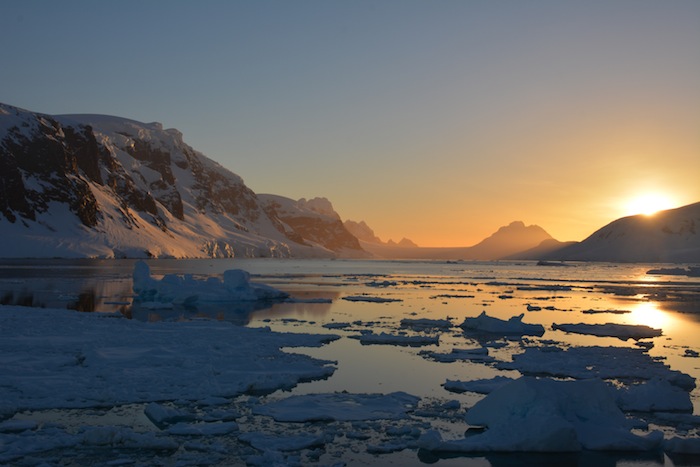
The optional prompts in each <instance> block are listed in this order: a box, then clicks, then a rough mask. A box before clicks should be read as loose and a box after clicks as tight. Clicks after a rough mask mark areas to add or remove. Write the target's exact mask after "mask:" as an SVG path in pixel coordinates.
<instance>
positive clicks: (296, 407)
mask: <svg viewBox="0 0 700 467" xmlns="http://www.w3.org/2000/svg"><path fill="white" fill-rule="evenodd" d="M419 401H420V398H419V397H416V396H412V395H410V394H406V393H405V392H393V393H391V394H348V393H333V394H308V395H300V396H291V397H288V398H286V399H281V400H279V401H275V402H270V403H269V404H265V405H261V406H257V407H254V408H253V413H255V414H257V415H269V416H270V417H272V418H274V419H275V420H277V421H278V422H309V421H333V420H337V421H350V420H393V419H400V418H404V417H405V416H406V412H407V411H408V410H413V409H415V407H416V405H417V404H418V402H419Z"/></svg>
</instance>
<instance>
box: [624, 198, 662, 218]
mask: <svg viewBox="0 0 700 467" xmlns="http://www.w3.org/2000/svg"><path fill="white" fill-rule="evenodd" d="M673 207H674V202H673V200H672V199H671V198H670V197H669V196H668V195H665V194H663V193H645V194H642V195H638V196H635V197H634V198H630V199H629V200H628V201H627V202H626V203H625V208H624V209H625V212H626V213H627V215H629V216H634V215H637V214H643V215H645V216H652V215H654V214H656V213H657V212H659V211H663V210H664V209H671V208H673Z"/></svg>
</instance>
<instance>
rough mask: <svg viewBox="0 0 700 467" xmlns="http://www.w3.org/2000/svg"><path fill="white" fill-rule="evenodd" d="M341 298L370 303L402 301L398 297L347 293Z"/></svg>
mask: <svg viewBox="0 0 700 467" xmlns="http://www.w3.org/2000/svg"><path fill="white" fill-rule="evenodd" d="M343 300H347V301H348V302H371V303H390V302H402V301H403V300H401V299H400V298H387V297H372V296H369V295H349V296H347V297H343Z"/></svg>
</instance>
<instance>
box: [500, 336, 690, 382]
mask: <svg viewBox="0 0 700 467" xmlns="http://www.w3.org/2000/svg"><path fill="white" fill-rule="evenodd" d="M497 366H498V368H500V369H503V370H518V371H520V372H521V373H524V374H529V375H549V376H557V377H569V378H575V379H587V378H602V379H623V380H630V379H631V380H650V379H654V378H661V379H665V380H667V381H668V382H669V383H671V384H673V385H675V386H678V387H680V388H682V389H684V390H686V391H691V390H692V389H693V388H695V378H693V377H691V376H690V375H687V374H685V373H681V372H680V371H678V370H671V369H670V368H669V367H668V366H667V365H665V364H664V363H663V362H660V361H658V360H655V359H653V358H652V357H650V356H649V354H647V353H646V351H645V350H644V349H636V348H627V347H599V346H592V347H571V348H568V349H561V348H559V347H528V348H526V349H525V351H524V352H523V353H520V354H516V355H513V361H512V362H498V363H497Z"/></svg>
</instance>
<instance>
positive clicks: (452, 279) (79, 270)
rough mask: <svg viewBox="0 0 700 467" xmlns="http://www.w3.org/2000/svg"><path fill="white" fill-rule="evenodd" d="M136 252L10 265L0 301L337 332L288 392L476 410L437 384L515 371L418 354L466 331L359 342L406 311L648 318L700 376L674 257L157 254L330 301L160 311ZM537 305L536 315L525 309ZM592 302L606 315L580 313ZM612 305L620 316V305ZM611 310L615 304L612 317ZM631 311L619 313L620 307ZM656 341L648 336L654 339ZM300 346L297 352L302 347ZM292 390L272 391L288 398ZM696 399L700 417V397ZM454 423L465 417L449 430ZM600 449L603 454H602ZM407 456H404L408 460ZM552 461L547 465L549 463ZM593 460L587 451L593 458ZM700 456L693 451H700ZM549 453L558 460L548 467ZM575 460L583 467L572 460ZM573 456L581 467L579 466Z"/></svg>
mask: <svg viewBox="0 0 700 467" xmlns="http://www.w3.org/2000/svg"><path fill="white" fill-rule="evenodd" d="M133 264H134V261H131V260H79V261H73V260H71V261H68V260H50V261H27V260H22V261H7V260H4V261H1V262H0V301H1V302H2V303H3V304H19V305H28V306H37V307H52V308H53V307H60V308H71V309H76V310H79V311H84V312H119V313H122V314H124V315H126V316H128V317H130V318H133V319H140V320H146V321H155V320H180V319H192V318H195V317H208V318H211V319H221V320H227V321H232V322H234V323H238V324H241V325H247V326H269V327H271V328H272V329H273V330H278V331H285V332H314V333H333V334H340V335H342V336H344V337H346V338H342V339H339V340H337V341H335V342H333V343H331V344H329V345H327V346H324V347H322V348H317V349H302V350H301V351H302V352H304V353H308V354H309V355H312V356H314V357H318V358H322V359H328V360H335V361H337V362H338V370H337V371H336V373H335V374H334V375H333V376H332V377H331V378H329V379H328V380H325V381H317V382H311V383H304V384H301V385H299V386H298V387H297V388H296V389H295V390H294V391H293V393H295V394H303V393H316V392H332V391H342V390H346V391H349V392H384V393H387V392H392V391H406V392H409V393H412V394H415V395H418V396H421V397H424V398H435V399H448V400H449V399H457V400H460V402H462V403H463V404H464V405H465V406H471V405H473V404H474V403H475V402H476V401H478V400H479V399H480V398H482V397H483V396H479V395H476V394H470V393H466V394H452V393H448V392H447V391H445V390H444V389H443V388H442V387H441V384H442V383H444V382H445V380H446V379H457V380H471V379H478V378H490V377H493V376H495V375H497V374H505V375H510V376H514V377H515V376H517V375H518V373H517V372H503V371H498V370H496V369H494V368H492V367H490V366H486V365H483V364H478V363H471V362H455V363H449V364H444V363H437V362H434V361H430V360H427V359H425V358H423V357H422V356H420V355H419V352H420V351H421V350H425V349H428V350H439V351H440V352H449V350H450V348H465V347H470V346H471V345H469V344H467V343H465V339H464V335H463V334H461V333H454V334H453V333H451V332H446V333H444V334H441V336H440V345H439V349H438V348H437V347H436V346H428V347H421V348H413V347H403V346H395V345H362V344H360V342H359V341H358V340H357V339H352V338H349V337H348V336H349V335H351V334H357V330H359V331H362V330H372V331H373V332H375V333H379V332H382V331H384V332H389V333H394V334H395V333H397V331H398V330H400V321H401V320H402V319H404V318H413V319H415V318H431V319H445V318H449V319H451V320H452V321H453V323H455V325H458V324H460V323H461V322H462V321H463V320H464V318H465V317H468V316H477V315H478V314H479V313H481V312H482V311H486V312H487V313H488V314H489V315H492V316H497V317H499V318H503V319H507V318H510V317H511V316H514V315H519V314H521V313H524V314H525V317H524V321H525V322H528V323H540V324H542V325H544V327H545V329H546V333H545V335H544V336H543V337H542V339H547V340H551V341H554V342H556V343H559V344H561V345H582V346H588V345H598V346H634V345H635V341H633V340H621V339H618V338H615V337H594V336H584V335H576V334H567V333H564V332H561V331H554V330H552V324H553V323H559V324H561V323H623V324H644V325H648V326H651V327H654V328H660V329H662V330H663V336H661V337H658V338H655V339H653V340H652V341H653V343H654V346H653V348H652V349H651V350H650V354H651V355H652V356H656V357H660V358H664V359H665V362H666V363H667V364H668V365H670V366H671V368H673V369H675V370H680V371H682V372H684V373H688V374H690V375H691V376H693V377H694V378H696V379H698V380H700V359H699V358H692V357H690V356H688V354H687V352H686V351H688V350H690V351H697V352H700V339H699V338H698V336H700V277H686V276H670V275H648V274H646V272H647V271H648V270H649V269H651V268H659V267H678V266H679V265H665V266H664V265H644V264H623V265H619V264H586V263H571V264H570V265H567V266H538V265H536V264H535V263H532V262H519V263H516V262H498V263H486V262H456V263H449V262H444V261H443V262H414V261H356V260H347V261H346V260H333V261H330V260H267V259H259V260H152V261H148V264H149V265H150V267H151V271H152V274H153V275H154V276H160V275H163V274H168V273H179V274H182V273H191V274H195V275H197V276H212V275H219V274H221V273H223V271H225V270H227V269H232V268H240V269H245V270H247V271H249V272H250V273H251V274H252V275H253V277H254V280H255V281H259V282H262V283H266V284H269V285H272V286H275V287H277V288H279V289H282V290H285V291H287V292H289V293H290V294H291V295H292V296H293V297H296V298H299V299H319V298H324V299H330V303H279V304H276V305H273V306H271V307H268V308H265V309H257V310H256V309H252V308H246V307H232V306H224V305H218V306H207V307H199V308H196V309H193V308H190V309H175V310H168V311H161V310H159V311H153V310H145V309H139V308H138V307H135V306H132V304H131V301H132V298H133V296H132V292H131V286H132V284H131V273H132V270H133ZM349 295H368V296H372V297H383V298H392V299H397V300H398V301H395V302H391V303H371V302H350V301H346V300H343V299H342V298H343V297H345V296H349ZM536 308H540V309H539V310H538V311H529V310H535V309H536ZM588 310H594V311H597V312H598V313H583V312H584V311H588ZM613 310H614V311H617V312H616V313H612V312H611V311H613ZM606 311H607V312H606ZM623 312H624V313H623ZM329 323H334V324H337V323H352V327H351V329H354V330H355V332H352V331H339V330H336V329H328V328H326V327H324V325H326V324H329ZM647 341H649V340H648V339H647ZM297 351H298V350H297ZM519 351H520V348H519V347H518V345H517V344H514V345H508V346H506V347H504V348H503V349H499V350H496V351H494V352H492V355H495V356H496V357H497V358H498V359H505V360H508V359H509V358H510V354H512V353H514V352H519ZM288 395H289V393H285V394H278V395H274V394H273V395H272V396H271V397H272V398H274V397H286V396H288ZM691 398H692V400H693V404H694V407H695V414H700V393H699V391H698V389H696V390H695V391H694V392H693V393H692V394H691ZM444 429H445V430H446V431H449V430H454V431H455V433H457V434H458V435H459V430H463V429H464V426H459V425H457V426H455V425H454V424H453V425H451V426H445V427H444ZM603 457H605V456H603ZM603 457H596V458H595V459H593V460H592V461H591V462H592V463H591V464H590V465H597V464H600V462H602V463H603V464H605V465H664V463H666V465H672V464H671V463H669V462H670V461H669V460H668V459H663V458H662V459H659V458H654V459H651V460H649V459H640V458H633V459H631V460H629V459H628V460H625V459H624V458H621V457H619V456H617V457H616V456H613V457H612V458H609V457H605V459H603ZM380 459H384V460H386V461H387V462H388V461H392V462H395V463H398V464H401V463H402V462H403V461H405V462H409V461H410V462H415V461H416V459H415V453H405V452H404V453H398V454H394V455H391V456H386V457H380ZM402 459H403V461H402ZM548 459H549V460H548ZM591 459H592V458H591ZM466 460H469V464H470V465H471V464H474V465H517V463H516V464H512V462H513V458H512V457H508V456H506V457H503V458H501V457H499V456H491V458H490V459H489V460H486V459H485V458H478V459H477V458H460V459H457V460H449V459H437V458H431V457H430V456H428V458H422V459H419V461H420V462H427V463H434V462H440V464H441V465H443V464H444V465H448V464H452V463H454V465H464V462H465V461H466ZM695 460H697V459H695ZM550 461H551V463H550ZM562 461H566V459H564V458H562V457H559V458H558V461H557V458H555V459H550V458H547V457H546V456H545V457H542V458H540V460H539V461H538V460H537V459H534V458H533V460H532V462H533V464H535V465H536V464H538V463H540V464H542V465H547V464H550V465H558V464H557V462H562ZM571 462H573V463H572V464H571V465H588V461H586V460H585V459H583V458H581V457H580V456H579V457H576V458H575V459H574V460H572V461H571ZM577 463H578V464H577Z"/></svg>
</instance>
